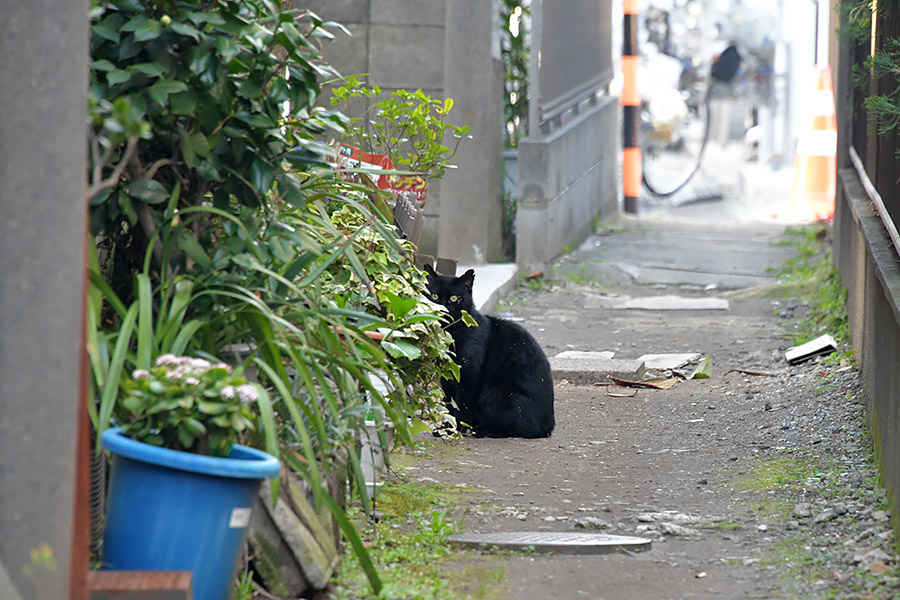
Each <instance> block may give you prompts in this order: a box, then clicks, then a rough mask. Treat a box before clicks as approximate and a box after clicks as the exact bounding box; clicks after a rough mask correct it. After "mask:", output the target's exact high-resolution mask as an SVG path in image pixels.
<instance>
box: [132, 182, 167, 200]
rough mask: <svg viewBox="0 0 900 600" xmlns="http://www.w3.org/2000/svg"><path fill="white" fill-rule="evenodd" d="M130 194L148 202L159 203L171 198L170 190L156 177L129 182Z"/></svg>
mask: <svg viewBox="0 0 900 600" xmlns="http://www.w3.org/2000/svg"><path fill="white" fill-rule="evenodd" d="M128 194H129V195H130V196H132V197H134V198H137V199H138V200H141V201H142V202H146V203H147V204H159V203H160V202H165V201H166V200H168V199H169V191H168V190H167V189H166V188H165V186H164V185H163V184H161V183H160V182H158V181H156V180H155V179H138V180H137V181H132V182H131V183H129V184H128Z"/></svg>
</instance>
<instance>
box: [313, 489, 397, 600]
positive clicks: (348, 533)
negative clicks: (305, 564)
mask: <svg viewBox="0 0 900 600" xmlns="http://www.w3.org/2000/svg"><path fill="white" fill-rule="evenodd" d="M322 500H323V501H324V502H325V506H327V507H328V510H330V511H331V514H332V515H333V516H334V519H335V521H337V523H338V526H339V527H340V528H341V531H343V532H344V537H346V538H347V541H349V542H350V545H351V546H352V547H353V553H354V554H355V555H356V558H357V560H359V564H360V566H361V567H362V569H363V572H364V573H365V574H366V578H367V579H368V580H369V585H370V586H372V592H373V593H374V594H375V595H376V596H377V595H378V594H380V593H381V589H382V587H383V584H382V582H381V577H379V575H378V570H377V569H376V568H375V565H374V564H373V563H372V557H371V556H370V555H369V550H368V549H367V548H366V547H365V545H364V544H363V541H362V539H360V537H359V534H358V533H357V532H356V528H355V527H353V523H351V522H350V519H348V518H347V514H346V513H345V512H344V510H343V509H342V508H341V506H340V505H339V504H338V503H337V502H335V500H334V498H332V497H331V496H330V495H329V494H327V493H326V494H322Z"/></svg>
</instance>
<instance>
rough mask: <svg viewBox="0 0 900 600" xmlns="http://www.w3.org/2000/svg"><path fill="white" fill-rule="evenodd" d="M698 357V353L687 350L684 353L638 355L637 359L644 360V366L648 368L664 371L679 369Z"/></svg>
mask: <svg viewBox="0 0 900 600" xmlns="http://www.w3.org/2000/svg"><path fill="white" fill-rule="evenodd" d="M699 358H700V354H699V353H697V352H688V353H684V354H645V355H643V356H640V357H638V360H642V361H644V366H645V367H646V368H648V369H650V370H660V371H664V370H667V369H679V368H681V367H683V366H684V365H686V364H688V363H691V362H693V361H695V360H698V359H699Z"/></svg>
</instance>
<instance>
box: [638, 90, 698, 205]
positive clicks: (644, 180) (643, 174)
mask: <svg viewBox="0 0 900 600" xmlns="http://www.w3.org/2000/svg"><path fill="white" fill-rule="evenodd" d="M703 104H704V106H705V107H706V123H705V124H704V127H703V141H702V142H701V143H700V152H698V153H697V163H696V164H695V165H694V168H693V169H692V170H691V172H690V173H689V174H688V176H687V178H686V179H685V180H684V181H682V182H681V183H679V184H678V185H677V186H675V188H673V189H671V190H669V191H668V192H660V191H659V190H657V189H655V188H654V187H653V186H652V185H650V182H649V181H647V169H645V168H644V153H643V152H642V153H641V182H642V183H643V184H644V187H645V188H647V190H648V191H649V192H650V193H651V194H653V195H654V196H658V197H660V198H667V197H669V196H672V195H674V194H676V193H677V192H679V191H680V190H681V189H682V188H683V187H684V186H686V185H687V184H688V183H689V182H690V181H691V179H693V177H694V175H696V174H697V171H699V170H700V165H701V164H702V163H703V151H704V150H706V142H708V141H709V124H710V113H711V112H712V111H710V106H709V93H708V92H707V94H706V97H705V98H704V99H703Z"/></svg>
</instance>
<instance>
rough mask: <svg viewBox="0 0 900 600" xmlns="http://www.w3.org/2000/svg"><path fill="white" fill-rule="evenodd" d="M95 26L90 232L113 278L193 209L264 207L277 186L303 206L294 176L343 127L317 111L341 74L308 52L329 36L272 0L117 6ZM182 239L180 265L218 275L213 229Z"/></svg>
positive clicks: (123, 275)
mask: <svg viewBox="0 0 900 600" xmlns="http://www.w3.org/2000/svg"><path fill="white" fill-rule="evenodd" d="M90 17H91V34H92V40H91V57H92V62H91V85H90V93H89V102H90V118H91V128H90V131H89V149H90V154H89V157H90V182H89V183H90V188H89V197H90V207H91V226H92V231H93V233H94V234H95V235H98V236H100V238H99V241H100V244H101V249H102V250H103V252H101V261H102V267H103V271H104V273H107V274H109V275H110V276H111V280H112V281H124V282H127V281H128V277H127V275H128V274H130V273H132V272H134V271H136V270H140V260H141V259H142V258H143V256H144V250H145V249H146V248H147V246H148V245H149V243H150V240H152V239H153V237H154V236H155V235H156V234H157V231H158V229H159V226H160V224H161V223H162V222H163V221H165V220H167V219H174V218H177V217H176V215H177V213H178V212H179V211H180V210H182V209H184V208H187V207H199V206H201V205H206V206H210V205H211V206H212V207H214V208H216V209H217V210H219V211H224V212H229V213H232V214H237V213H238V212H239V211H240V207H253V208H257V209H264V208H265V201H266V197H267V194H268V193H269V190H270V189H271V188H272V186H273V184H274V185H277V186H278V189H279V193H280V195H281V196H282V197H283V198H284V199H286V200H287V201H290V202H297V203H302V196H301V193H300V190H299V185H298V183H297V182H296V181H295V180H294V179H293V178H292V177H290V176H289V175H288V173H287V172H286V171H285V170H284V169H283V168H282V165H283V164H284V163H285V162H287V163H288V164H291V165H295V166H309V165H311V164H315V163H317V162H319V150H320V148H321V145H320V144H318V143H317V142H316V141H315V139H316V136H317V135H319V134H321V133H322V132H323V131H324V129H325V128H326V127H329V126H332V127H339V126H341V124H342V123H343V122H344V120H343V119H342V118H341V117H340V116H338V115H336V114H333V113H327V112H324V111H315V112H314V113H311V112H310V106H311V105H312V102H313V101H314V100H315V98H316V96H317V95H318V93H319V82H318V78H319V77H321V76H323V75H326V74H329V73H331V70H330V69H329V68H328V67H327V66H326V65H324V64H322V63H321V61H320V60H319V59H320V56H319V53H318V51H317V50H316V49H315V48H314V46H313V45H312V44H311V43H310V41H309V40H310V38H315V37H327V36H329V35H330V34H328V33H327V32H326V31H325V29H324V28H323V27H324V25H325V24H324V23H323V22H322V21H321V20H319V19H317V18H315V17H313V16H312V15H307V17H305V18H303V19H301V18H298V17H297V16H296V15H295V14H294V13H293V12H291V11H285V10H283V9H282V8H281V6H280V5H279V4H278V3H273V2H268V1H265V0H225V1H221V2H216V3H214V4H212V5H207V3H201V2H198V1H185V2H175V1H174V0H155V1H150V0H147V1H143V0H109V1H106V2H98V3H96V4H95V6H94V8H92V10H91V13H90ZM304 30H305V31H304ZM173 235H174V240H173V241H174V244H173V245H172V246H171V248H170V249H171V250H172V251H173V252H177V253H179V254H180V255H181V256H180V259H179V260H175V259H176V257H175V256H174V255H173V256H172V257H170V260H169V263H170V264H172V265H173V267H174V268H179V269H181V270H182V272H183V271H185V270H188V269H189V267H190V266H192V265H191V264H190V263H196V264H198V265H199V266H201V267H203V268H208V267H209V260H208V257H207V255H206V252H205V251H204V248H209V247H212V246H214V245H215V242H216V240H213V239H211V237H210V235H209V231H208V222H207V221H206V220H205V219H194V220H193V221H192V222H191V224H190V227H184V228H180V229H177V230H175V231H173ZM155 259H156V260H157V262H158V263H159V262H160V259H161V257H160V256H159V255H158V254H157V256H155ZM117 291H119V292H120V293H121V292H122V291H123V290H122V289H118V290H117ZM126 295H127V294H126Z"/></svg>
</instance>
